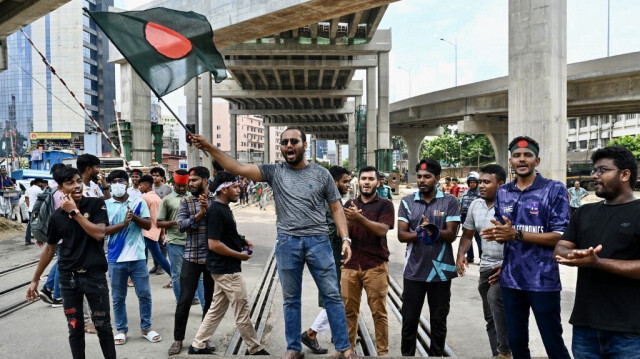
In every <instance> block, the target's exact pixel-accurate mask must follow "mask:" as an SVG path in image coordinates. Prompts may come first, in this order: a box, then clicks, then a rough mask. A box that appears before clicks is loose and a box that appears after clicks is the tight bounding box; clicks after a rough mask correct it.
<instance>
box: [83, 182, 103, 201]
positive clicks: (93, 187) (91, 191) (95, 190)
mask: <svg viewBox="0 0 640 359" xmlns="http://www.w3.org/2000/svg"><path fill="white" fill-rule="evenodd" d="M82 186H83V187H84V189H83V190H82V195H83V196H85V197H94V198H102V197H103V196H104V193H102V190H101V189H100V186H98V184H97V183H95V182H93V181H91V182H89V186H87V185H86V184H84V183H83V184H82Z"/></svg>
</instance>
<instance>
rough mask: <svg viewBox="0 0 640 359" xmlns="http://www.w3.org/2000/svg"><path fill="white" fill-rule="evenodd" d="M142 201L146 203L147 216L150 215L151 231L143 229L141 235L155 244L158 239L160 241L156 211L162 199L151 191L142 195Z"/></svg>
mask: <svg viewBox="0 0 640 359" xmlns="http://www.w3.org/2000/svg"><path fill="white" fill-rule="evenodd" d="M142 199H143V200H144V201H145V202H147V206H148V207H149V214H150V215H151V229H149V230H148V231H146V230H144V229H143V230H142V235H143V236H145V237H147V238H149V239H151V240H153V241H156V242H157V241H158V239H160V228H158V224H157V218H158V209H159V208H160V203H161V202H162V199H160V197H159V196H158V195H157V194H156V193H155V192H153V191H149V192H147V193H145V194H143V195H142Z"/></svg>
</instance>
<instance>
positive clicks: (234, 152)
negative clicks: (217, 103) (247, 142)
mask: <svg viewBox="0 0 640 359" xmlns="http://www.w3.org/2000/svg"><path fill="white" fill-rule="evenodd" d="M231 108H233V106H232V107H231ZM229 144H230V146H231V149H230V151H229V156H231V157H233V158H236V159H237V158H238V115H229Z"/></svg>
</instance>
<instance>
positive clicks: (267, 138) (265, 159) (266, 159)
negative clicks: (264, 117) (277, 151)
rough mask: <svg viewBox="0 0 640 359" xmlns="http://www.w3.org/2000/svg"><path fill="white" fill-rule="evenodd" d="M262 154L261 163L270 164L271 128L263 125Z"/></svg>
mask: <svg viewBox="0 0 640 359" xmlns="http://www.w3.org/2000/svg"><path fill="white" fill-rule="evenodd" d="M263 153H264V154H263V155H262V163H265V164H266V163H271V126H267V124H266V123H265V125H264V152H263Z"/></svg>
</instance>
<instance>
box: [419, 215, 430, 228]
mask: <svg viewBox="0 0 640 359" xmlns="http://www.w3.org/2000/svg"><path fill="white" fill-rule="evenodd" d="M427 224H429V218H427V217H425V215H424V214H423V215H422V223H420V227H422V228H425V227H427Z"/></svg>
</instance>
